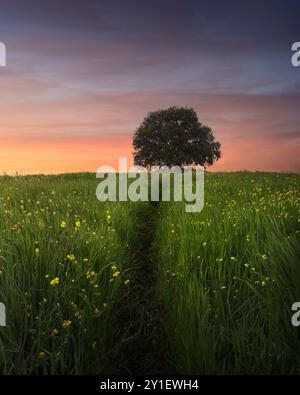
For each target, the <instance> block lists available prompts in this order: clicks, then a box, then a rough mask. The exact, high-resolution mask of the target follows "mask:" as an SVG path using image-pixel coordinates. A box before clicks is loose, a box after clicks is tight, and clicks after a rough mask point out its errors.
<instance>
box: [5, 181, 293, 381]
mask: <svg viewBox="0 0 300 395" xmlns="http://www.w3.org/2000/svg"><path fill="white" fill-rule="evenodd" d="M97 182H98V181H97V180H96V179H95V177H94V175H88V174H76V175H66V176H47V177H46V176H32V177H2V178H1V180H0V188H1V189H0V190H1V192H0V226H1V228H0V232H1V233H0V250H1V252H0V301H1V302H4V303H5V304H6V307H7V327H5V328H3V327H2V328H0V370H1V372H2V373H4V374H16V373H21V374H30V373H40V374H53V373H59V374H61V373H63V374H66V373H71V374H72V373H131V372H133V373H157V372H164V373H172V372H178V373H199V374H201V373H202V374H205V373H300V353H299V346H300V330H299V328H294V327H292V325H291V315H292V311H291V305H292V304H293V303H294V302H296V301H300V267H299V262H300V250H299V245H300V244H299V222H300V220H299V210H300V207H299V203H300V198H299V196H300V195H299V192H300V177H299V176H297V175H283V174H280V175H279V174H265V173H232V174H207V175H206V180H205V207H204V209H203V211H202V212H200V213H193V214H190V213H186V212H185V211H184V203H172V202H171V203H163V202H161V203H156V204H151V203H130V202H128V203H107V204H103V203H99V202H98V201H97V199H96V197H95V190H96V186H97Z"/></svg>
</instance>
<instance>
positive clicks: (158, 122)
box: [133, 107, 221, 168]
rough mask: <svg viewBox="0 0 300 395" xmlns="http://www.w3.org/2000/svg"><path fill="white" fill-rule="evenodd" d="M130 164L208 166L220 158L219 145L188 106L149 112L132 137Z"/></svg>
mask: <svg viewBox="0 0 300 395" xmlns="http://www.w3.org/2000/svg"><path fill="white" fill-rule="evenodd" d="M133 147H134V152H133V156H134V164H135V165H140V166H144V167H147V168H149V167H150V166H168V167H171V166H181V167H182V166H190V165H202V166H205V167H206V166H210V165H212V164H213V163H214V162H215V161H216V160H218V159H219V158H220V157H221V150H220V147H221V144H220V143H219V142H218V141H215V138H214V135H213V133H212V130H211V129H210V128H209V127H207V126H205V125H202V124H201V122H199V120H198V117H197V114H196V112H195V111H194V110H193V109H192V108H179V107H170V108H168V109H167V110H159V111H155V112H151V113H150V114H148V116H147V117H146V118H145V119H144V121H143V122H142V124H141V125H140V127H139V128H138V129H137V130H136V132H135V134H134V137H133Z"/></svg>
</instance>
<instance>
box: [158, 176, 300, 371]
mask: <svg viewBox="0 0 300 395" xmlns="http://www.w3.org/2000/svg"><path fill="white" fill-rule="evenodd" d="M159 218H160V220H159V223H158V225H157V229H156V239H155V241H154V251H156V259H155V260H156V262H157V265H158V267H160V268H161V270H160V276H159V280H158V281H159V284H158V287H159V289H160V294H161V298H162V299H163V301H164V304H165V306H166V308H165V317H164V320H163V326H164V333H165V339H166V350H165V354H166V358H167V359H168V361H169V362H170V364H171V365H172V366H173V367H174V369H175V371H177V372H179V373H203V374H205V373H230V374H231V373H255V374H256V373H257V374H262V373H300V352H299V350H300V332H299V329H297V328H295V327H293V326H292V325H291V316H292V312H291V306H292V304H293V303H294V302H295V301H298V300H300V238H299V236H300V234H299V229H300V226H299V225H300V223H299V222H300V177H299V176H298V175H283V174H267V173H257V174H255V173H254V174H253V173H252V174H251V173H231V174H208V175H206V180H205V206H204V209H203V211H202V212H201V213H195V214H192V215H187V214H186V213H185V211H184V208H183V205H180V204H178V203H170V204H163V203H162V204H161V207H160V215H159Z"/></svg>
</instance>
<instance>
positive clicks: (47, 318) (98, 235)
mask: <svg viewBox="0 0 300 395" xmlns="http://www.w3.org/2000/svg"><path fill="white" fill-rule="evenodd" d="M96 186H97V181H96V179H95V177H94V176H91V175H87V174H78V175H66V176H57V177H56V176H33V177H2V178H1V179H0V227H1V228H0V301H1V302H3V303H5V305H6V309H7V327H6V328H0V371H1V373H4V374H12V373H14V374H16V373H18V374H32V373H40V374H52V373H62V374H66V373H69V374H73V373H74V374H78V373H114V372H115V371H116V369H117V366H118V365H119V364H120V363H121V361H119V358H120V356H119V349H120V347H121V346H122V341H123V338H122V336H123V335H124V333H123V334H122V333H120V330H119V329H120V328H119V322H118V309H119V307H118V306H119V302H120V300H119V299H120V298H121V296H122V295H124V292H126V288H127V287H129V286H130V284H128V281H127V280H128V274H129V272H130V270H131V269H132V268H131V262H129V261H128V259H127V251H128V245H129V243H130V239H131V237H132V234H133V230H134V223H133V219H132V216H131V210H132V208H131V205H130V203H128V204H127V203H122V204H121V203H111V204H109V203H108V204H104V203H99V202H98V200H97V199H96V196H95V190H96Z"/></svg>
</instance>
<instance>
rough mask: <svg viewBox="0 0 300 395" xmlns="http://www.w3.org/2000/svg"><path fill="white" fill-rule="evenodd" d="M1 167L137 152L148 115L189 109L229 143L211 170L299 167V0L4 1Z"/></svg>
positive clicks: (74, 162) (48, 168)
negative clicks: (295, 57) (295, 61)
mask: <svg viewBox="0 0 300 395" xmlns="http://www.w3.org/2000/svg"><path fill="white" fill-rule="evenodd" d="M0 41H1V42H4V43H5V44H6V47H7V67H5V68H3V67H1V68H0V88H1V96H0V173H1V174H2V173H3V172H6V173H9V174H13V173H15V172H19V173H22V174H28V173H61V172H74V171H92V172H95V171H96V170H97V168H98V167H99V166H100V165H104V164H107V165H117V162H118V158H119V157H128V159H130V161H132V145H131V143H132V135H133V132H134V131H135V129H136V128H137V127H138V125H139V124H140V122H141V121H142V120H143V118H144V117H145V116H146V115H147V113H148V112H150V111H154V110H158V109H160V108H167V107H169V106H172V105H178V106H187V107H193V108H194V109H195V110H196V112H197V114H198V117H199V119H200V120H201V122H203V123H204V124H207V125H208V126H210V127H211V128H212V129H213V131H214V134H215V136H216V139H217V140H219V141H220V142H221V144H222V154H223V156H222V158H221V160H220V161H219V162H218V163H216V164H215V165H214V166H213V167H212V168H211V170H212V171H235V170H245V169H247V170H267V171H291V172H300V155H299V149H300V67H298V68H295V67H293V66H292V64H291V56H292V51H291V46H292V44H293V42H296V41H300V2H299V1H298V0H290V1H279V0H272V1H271V0H269V1H264V2H262V1H251V2H242V1H226V2H225V1H213V0H211V1H192V0H184V1H175V0H173V1H169V0H160V1H153V0H151V1H150V0H148V1H142V0H140V1H130V0H123V1H114V0H110V1H103V0H98V1H96V0H87V1H82V0H81V1H78V0H51V1H50V0H49V1H47V0H43V1H38V0H24V1H23V0H19V1H15V0H7V1H1V3H0Z"/></svg>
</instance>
